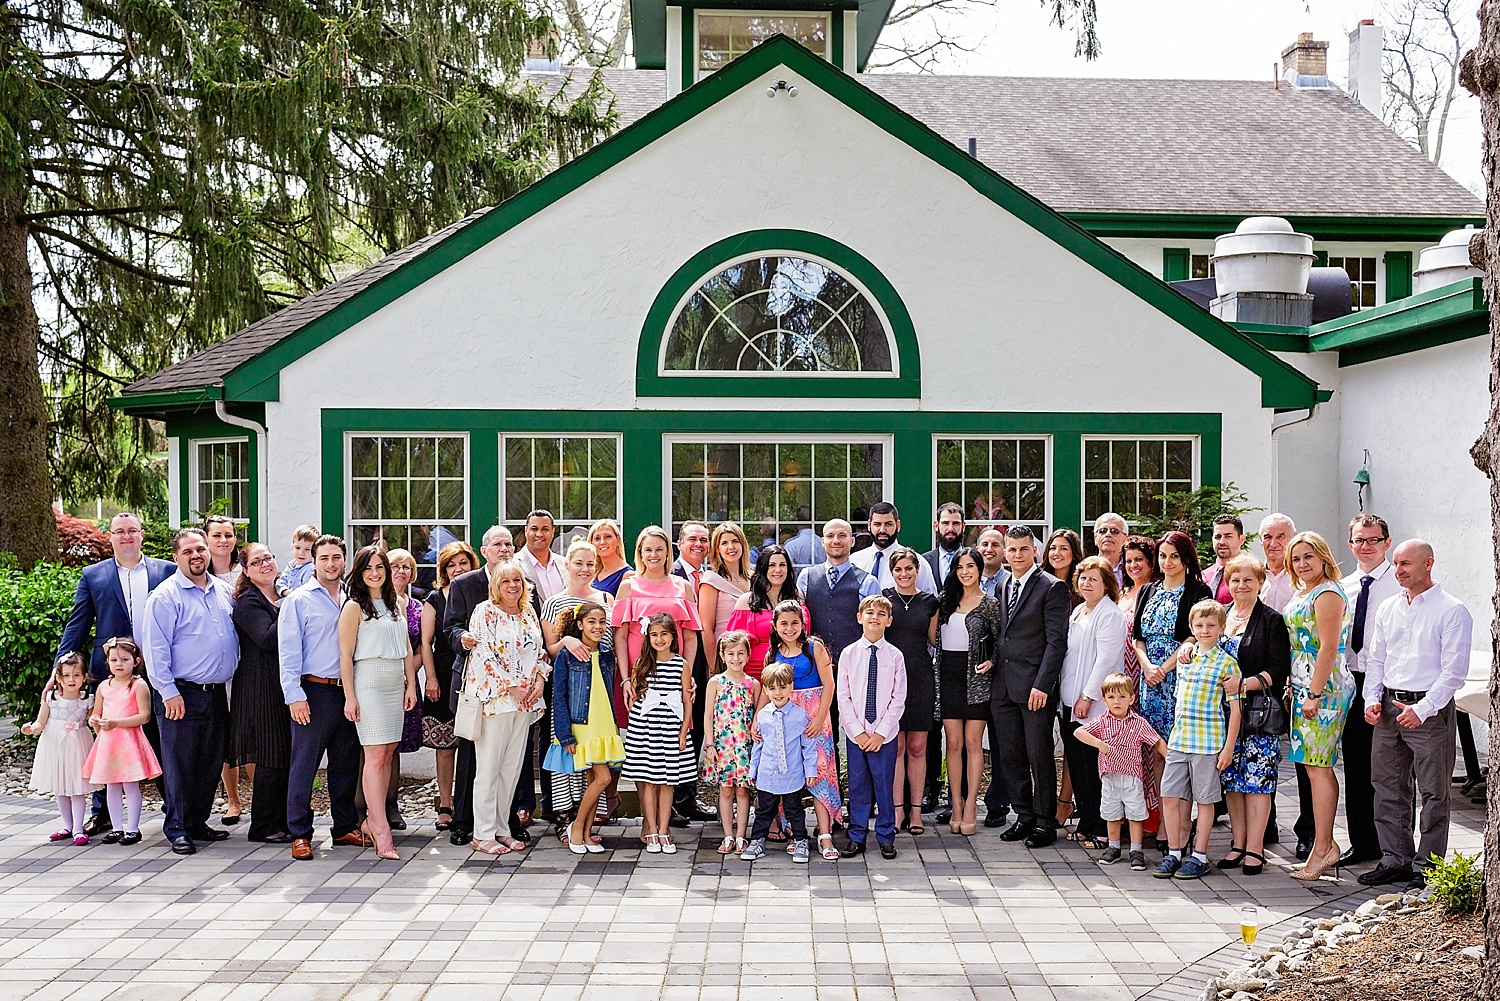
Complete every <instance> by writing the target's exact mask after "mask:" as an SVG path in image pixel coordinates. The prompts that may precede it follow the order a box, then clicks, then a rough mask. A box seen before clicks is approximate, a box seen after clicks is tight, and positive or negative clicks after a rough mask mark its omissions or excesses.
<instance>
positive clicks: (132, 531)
mask: <svg viewBox="0 0 1500 1001" xmlns="http://www.w3.org/2000/svg"><path fill="white" fill-rule="evenodd" d="M109 534H110V535H145V534H146V533H145V532H143V531H142V530H141V529H139V528H111V529H110V530H109Z"/></svg>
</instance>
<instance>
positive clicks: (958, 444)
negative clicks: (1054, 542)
mask: <svg viewBox="0 0 1500 1001" xmlns="http://www.w3.org/2000/svg"><path fill="white" fill-rule="evenodd" d="M1047 444H1048V442H1047V439H1046V438H1044V437H1029V438H987V437H951V438H942V437H940V438H935V439H934V445H935V447H936V450H937V481H936V482H937V504H947V503H949V502H950V501H951V502H952V503H954V504H957V505H958V506H959V507H961V508H963V509H964V518H965V519H966V520H967V522H968V536H967V538H966V542H967V544H969V545H972V544H973V543H974V542H975V541H976V540H978V538H979V533H980V532H982V531H983V530H984V529H986V528H1009V527H1010V526H1012V525H1030V526H1031V527H1032V529H1033V530H1034V531H1036V532H1038V533H1039V534H1040V535H1041V536H1043V537H1045V535H1046V533H1047V531H1048V530H1049V522H1050V517H1049V511H1048V504H1047V500H1048V497H1047V481H1048V475H1047V472H1048V470H1047ZM935 506H936V505H935Z"/></svg>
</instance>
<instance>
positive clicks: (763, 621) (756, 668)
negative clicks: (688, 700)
mask: <svg viewBox="0 0 1500 1001" xmlns="http://www.w3.org/2000/svg"><path fill="white" fill-rule="evenodd" d="M774 618H775V615H774V614H773V610H772V609H769V608H768V609H766V610H765V611H764V612H752V611H750V609H748V608H736V609H735V610H734V612H733V614H731V615H730V616H729V625H728V626H727V627H726V628H727V629H743V630H744V631H745V632H747V633H749V634H750V663H749V664H746V665H745V673H746V674H748V675H749V676H750V677H752V678H754V679H755V680H756V681H759V680H760V672H761V671H763V670H765V667H766V655H767V654H769V653H770V652H771V629H772V627H773V626H774V625H775V622H774V621H773V620H774ZM802 625H803V628H805V629H806V630H807V631H808V632H812V616H811V615H809V614H808V611H807V606H806V605H803V606H802Z"/></svg>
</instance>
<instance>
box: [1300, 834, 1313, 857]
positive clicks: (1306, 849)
mask: <svg viewBox="0 0 1500 1001" xmlns="http://www.w3.org/2000/svg"><path fill="white" fill-rule="evenodd" d="M1311 854H1312V842H1311V841H1305V840H1303V839H1302V838H1298V839H1297V861H1298V862H1306V861H1307V856H1309V855H1311Z"/></svg>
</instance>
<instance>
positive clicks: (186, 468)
mask: <svg viewBox="0 0 1500 1001" xmlns="http://www.w3.org/2000/svg"><path fill="white" fill-rule="evenodd" d="M165 423H166V431H167V437H169V438H176V439H178V441H177V468H178V470H179V472H180V473H181V475H180V477H179V482H178V484H177V501H178V510H179V511H181V512H182V524H183V525H190V524H197V522H198V520H199V519H197V518H195V517H194V513H195V512H196V511H197V500H196V498H194V496H193V487H194V485H195V484H194V483H193V475H192V473H193V462H192V460H193V453H192V447H193V443H194V442H195V441H203V440H208V439H212V440H214V441H225V440H229V441H244V442H247V443H248V444H249V447H248V449H247V453H246V461H247V462H248V463H249V470H250V480H249V484H248V487H249V489H248V490H247V491H246V498H247V501H246V503H247V507H248V511H247V512H246V515H247V517H246V521H248V522H249V528H248V529H247V534H246V538H249V539H258V538H260V528H261V513H260V462H261V456H260V442H259V440H258V439H259V437H260V436H259V435H257V434H256V433H255V432H253V431H250V430H249V429H247V428H242V427H236V426H235V425H233V424H225V423H224V422H223V421H221V420H219V419H218V418H217V417H215V416H214V415H213V412H212V411H209V412H207V413H203V412H192V413H189V412H179V413H169V414H167V415H166V418H165ZM199 513H201V512H199Z"/></svg>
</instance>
